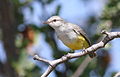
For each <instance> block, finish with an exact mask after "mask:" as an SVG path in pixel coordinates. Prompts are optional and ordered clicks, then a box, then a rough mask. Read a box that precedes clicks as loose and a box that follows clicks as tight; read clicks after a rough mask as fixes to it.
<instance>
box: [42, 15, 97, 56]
mask: <svg viewBox="0 0 120 77" xmlns="http://www.w3.org/2000/svg"><path fill="white" fill-rule="evenodd" d="M44 24H49V25H50V26H51V27H52V28H53V29H54V30H55V32H56V34H57V36H58V38H59V39H60V40H61V41H62V42H63V43H64V44H65V45H66V46H67V47H69V48H70V49H72V50H79V49H85V48H88V47H89V46H91V44H90V41H89V39H88V38H87V36H86V33H85V32H84V31H83V30H82V29H81V28H80V27H79V26H78V25H75V24H72V23H69V22H66V21H64V20H63V19H62V18H61V17H59V16H52V17H50V18H49V19H48V20H47V21H46V22H44ZM89 56H90V57H91V58H93V57H95V56H96V53H95V52H91V53H89Z"/></svg>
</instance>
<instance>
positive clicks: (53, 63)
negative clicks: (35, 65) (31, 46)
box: [34, 31, 120, 77]
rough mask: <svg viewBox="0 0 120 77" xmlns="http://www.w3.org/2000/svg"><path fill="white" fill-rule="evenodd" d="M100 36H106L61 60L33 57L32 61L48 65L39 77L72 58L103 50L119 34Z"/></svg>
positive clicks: (44, 75) (110, 33) (45, 76)
mask: <svg viewBox="0 0 120 77" xmlns="http://www.w3.org/2000/svg"><path fill="white" fill-rule="evenodd" d="M102 34H106V36H105V37H104V38H103V39H102V40H101V41H100V42H99V43H97V44H94V45H92V46H91V47H89V48H87V49H85V50H83V51H81V52H78V53H68V54H67V55H64V56H62V57H61V58H59V59H56V60H53V61H49V60H45V59H42V58H40V57H39V56H37V55H35V56H34V60H38V61H42V62H45V63H48V64H49V67H48V69H47V70H46V71H45V73H44V74H43V75H42V76H41V77H47V76H48V75H49V74H50V73H51V72H52V71H53V70H54V68H55V67H56V66H57V65H58V64H61V63H63V62H65V61H67V60H69V59H72V58H78V57H81V56H84V55H87V54H88V53H90V52H95V51H96V50H97V49H100V48H103V47H104V46H105V45H106V44H107V43H108V42H109V41H111V40H113V39H114V38H120V32H106V31H102Z"/></svg>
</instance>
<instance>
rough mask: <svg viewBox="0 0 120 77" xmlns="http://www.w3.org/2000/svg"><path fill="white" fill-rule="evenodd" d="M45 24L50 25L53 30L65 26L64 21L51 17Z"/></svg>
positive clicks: (57, 17)
mask: <svg viewBox="0 0 120 77" xmlns="http://www.w3.org/2000/svg"><path fill="white" fill-rule="evenodd" d="M44 24H48V25H50V26H51V27H52V28H54V29H55V28H56V27H60V26H61V25H63V24H64V20H63V19H62V18H61V17H59V16H52V17H50V18H49V19H48V20H47V21H46V22H44Z"/></svg>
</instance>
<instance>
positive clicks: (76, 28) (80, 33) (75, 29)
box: [73, 24, 91, 46]
mask: <svg viewBox="0 0 120 77" xmlns="http://www.w3.org/2000/svg"><path fill="white" fill-rule="evenodd" d="M73 25H74V24H73ZM73 31H74V32H75V33H77V34H78V35H82V36H83V37H84V38H85V39H86V41H87V42H88V44H89V46H91V42H90V40H89V39H88V37H87V34H86V33H85V32H84V31H83V30H82V29H81V28H80V27H79V26H77V25H74V27H73Z"/></svg>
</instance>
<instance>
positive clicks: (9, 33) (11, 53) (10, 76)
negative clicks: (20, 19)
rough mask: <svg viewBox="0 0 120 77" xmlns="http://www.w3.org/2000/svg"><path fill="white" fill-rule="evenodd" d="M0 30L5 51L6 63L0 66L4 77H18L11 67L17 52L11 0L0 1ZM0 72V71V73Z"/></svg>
mask: <svg viewBox="0 0 120 77" xmlns="http://www.w3.org/2000/svg"><path fill="white" fill-rule="evenodd" d="M0 28H1V30H2V41H3V43H4V48H5V51H6V56H7V61H6V63H5V64H0V65H2V67H0V69H1V70H2V75H4V77H18V75H17V72H16V71H15V70H14V68H13V67H12V61H15V60H17V58H18V54H17V53H18V52H17V48H16V47H15V34H16V22H15V17H14V9H13V5H12V0H0ZM0 72H1V71H0Z"/></svg>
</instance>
